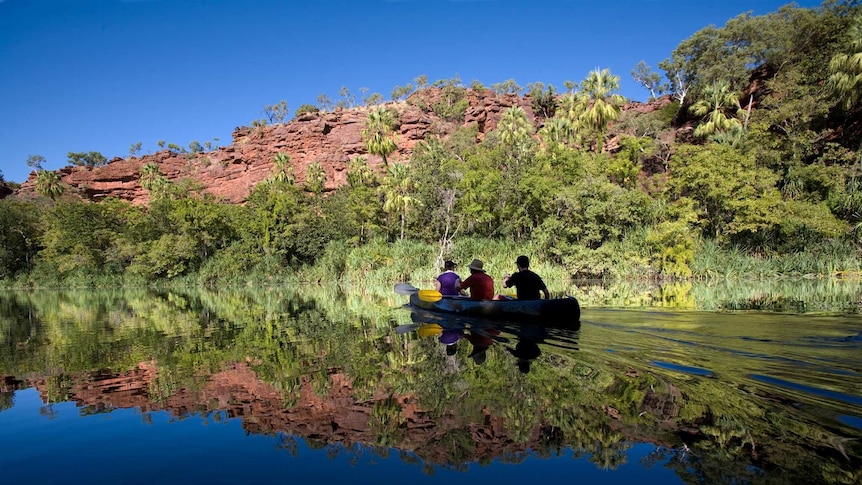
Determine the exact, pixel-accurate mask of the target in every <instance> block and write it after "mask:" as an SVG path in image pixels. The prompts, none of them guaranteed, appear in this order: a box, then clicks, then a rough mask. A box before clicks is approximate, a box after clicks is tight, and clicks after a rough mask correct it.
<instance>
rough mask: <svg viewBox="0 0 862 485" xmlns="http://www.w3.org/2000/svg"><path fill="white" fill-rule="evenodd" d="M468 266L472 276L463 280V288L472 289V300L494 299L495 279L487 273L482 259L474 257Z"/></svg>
mask: <svg viewBox="0 0 862 485" xmlns="http://www.w3.org/2000/svg"><path fill="white" fill-rule="evenodd" d="M467 268H468V269H469V270H470V276H469V277H468V278H467V279H466V280H464V281H462V282H461V289H462V290H467V289H469V290H470V299H471V300H492V299H493V298H494V279H493V278H491V277H490V276H488V275H487V274H486V273H485V269H484V265H483V264H482V261H480V260H478V259H474V260H473V261H472V262H471V263H470V265H469V266H467Z"/></svg>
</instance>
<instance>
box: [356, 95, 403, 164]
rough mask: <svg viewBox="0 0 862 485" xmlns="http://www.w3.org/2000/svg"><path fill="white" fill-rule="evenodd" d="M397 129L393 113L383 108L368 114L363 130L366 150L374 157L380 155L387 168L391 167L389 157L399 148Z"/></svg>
mask: <svg viewBox="0 0 862 485" xmlns="http://www.w3.org/2000/svg"><path fill="white" fill-rule="evenodd" d="M396 127H397V121H396V118H395V116H394V114H393V113H392V111H390V110H388V109H386V108H384V107H382V106H381V107H378V108H375V109H373V110H371V112H369V113H368V116H367V117H366V119H365V129H363V130H362V140H363V141H364V142H365V149H366V150H368V153H371V154H372V155H380V156H381V157H382V158H383V165H385V166H386V167H388V166H389V161H388V159H387V157H389V155H391V154H392V152H394V151H395V150H396V149H397V148H398V145H397V143H396V142H395V128H396Z"/></svg>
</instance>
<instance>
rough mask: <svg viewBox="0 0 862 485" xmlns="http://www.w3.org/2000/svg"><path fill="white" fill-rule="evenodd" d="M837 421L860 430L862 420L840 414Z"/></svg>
mask: <svg viewBox="0 0 862 485" xmlns="http://www.w3.org/2000/svg"><path fill="white" fill-rule="evenodd" d="M838 420H839V421H841V422H842V423H844V424H846V425H847V426H852V427H854V428H856V429H862V418H860V417H859V416H848V415H846V414H842V415H840V416H838Z"/></svg>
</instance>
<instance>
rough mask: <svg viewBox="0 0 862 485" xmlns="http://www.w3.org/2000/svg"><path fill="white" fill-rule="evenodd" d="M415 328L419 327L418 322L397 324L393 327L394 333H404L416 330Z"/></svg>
mask: <svg viewBox="0 0 862 485" xmlns="http://www.w3.org/2000/svg"><path fill="white" fill-rule="evenodd" d="M417 328H419V324H418V323H407V324H404V325H398V326H397V327H395V334H396V335H404V334H405V333H409V332H412V331H414V330H416V329H417Z"/></svg>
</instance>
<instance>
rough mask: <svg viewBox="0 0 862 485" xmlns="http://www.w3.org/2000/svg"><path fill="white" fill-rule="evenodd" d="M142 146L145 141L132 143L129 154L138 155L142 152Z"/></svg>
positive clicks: (131, 155)
mask: <svg viewBox="0 0 862 485" xmlns="http://www.w3.org/2000/svg"><path fill="white" fill-rule="evenodd" d="M142 146H143V143H141V142H137V143H132V145H131V146H130V147H129V156H130V157H136V156H138V154H139V153H141V147H142Z"/></svg>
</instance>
